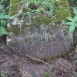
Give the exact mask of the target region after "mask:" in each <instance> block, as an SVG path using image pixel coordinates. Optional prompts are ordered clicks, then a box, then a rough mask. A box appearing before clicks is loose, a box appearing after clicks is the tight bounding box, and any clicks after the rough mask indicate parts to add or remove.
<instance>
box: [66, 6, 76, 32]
mask: <svg viewBox="0 0 77 77" xmlns="http://www.w3.org/2000/svg"><path fill="white" fill-rule="evenodd" d="M73 13H74V14H75V16H74V17H73V18H72V17H67V19H68V20H69V21H68V22H66V24H67V25H69V31H70V32H73V31H74V30H75V28H76V27H77V8H76V7H75V8H73Z"/></svg>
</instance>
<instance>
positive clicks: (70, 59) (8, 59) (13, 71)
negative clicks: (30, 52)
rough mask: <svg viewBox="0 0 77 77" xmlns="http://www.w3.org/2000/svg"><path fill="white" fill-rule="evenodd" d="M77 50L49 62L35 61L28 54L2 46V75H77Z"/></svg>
mask: <svg viewBox="0 0 77 77" xmlns="http://www.w3.org/2000/svg"><path fill="white" fill-rule="evenodd" d="M76 55H77V53H76V52H73V53H70V54H68V55H62V56H61V57H59V58H57V59H55V60H50V61H48V63H47V62H40V63H39V62H33V61H31V59H29V58H28V57H26V56H23V57H20V56H18V55H15V53H12V51H10V50H9V49H8V48H7V47H6V46H4V45H1V46H0V74H1V76H0V77H6V76H7V77H76V76H75V75H76V69H77V68H76V66H77V64H76V59H77V58H76Z"/></svg>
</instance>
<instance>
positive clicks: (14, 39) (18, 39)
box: [7, 20, 73, 59]
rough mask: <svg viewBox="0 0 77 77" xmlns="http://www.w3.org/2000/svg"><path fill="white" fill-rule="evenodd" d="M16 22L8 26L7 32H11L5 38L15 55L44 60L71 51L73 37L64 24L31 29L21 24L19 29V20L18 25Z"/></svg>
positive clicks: (52, 24) (42, 25)
mask: <svg viewBox="0 0 77 77" xmlns="http://www.w3.org/2000/svg"><path fill="white" fill-rule="evenodd" d="M16 21H17V25H16V24H15V25H14V24H13V23H12V26H10V28H9V30H10V29H11V32H10V35H9V36H8V38H7V44H8V46H9V47H10V48H11V49H12V51H14V52H15V53H17V54H19V53H21V54H23V55H24V54H28V55H30V56H33V57H36V58H39V59H44V58H50V57H53V56H56V55H60V54H63V53H67V52H69V51H70V50H71V47H72V45H73V35H72V33H70V32H69V31H68V27H67V26H66V25H65V24H64V22H62V23H61V24H56V23H54V22H52V23H51V24H49V25H44V24H41V25H39V26H38V27H37V26H33V28H32V27H30V26H27V25H25V26H24V25H23V24H22V27H21V24H20V20H19V25H18V20H16ZM15 23H16V22H15ZM21 23H22V22H21ZM15 29H16V30H15ZM16 31H17V32H16Z"/></svg>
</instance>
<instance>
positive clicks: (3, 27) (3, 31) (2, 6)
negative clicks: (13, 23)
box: [0, 0, 9, 36]
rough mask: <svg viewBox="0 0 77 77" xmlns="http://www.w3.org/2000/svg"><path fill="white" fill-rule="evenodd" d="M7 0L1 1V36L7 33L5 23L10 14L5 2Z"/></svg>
mask: <svg viewBox="0 0 77 77" xmlns="http://www.w3.org/2000/svg"><path fill="white" fill-rule="evenodd" d="M5 1H6V0H1V1H0V36H3V35H4V34H7V31H6V29H5V25H6V23H7V21H6V20H5V19H7V18H8V17H9V16H8V15H7V12H6V10H7V8H6V7H4V5H3V3H4V2H5Z"/></svg>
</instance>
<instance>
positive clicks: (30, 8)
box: [24, 0, 55, 16]
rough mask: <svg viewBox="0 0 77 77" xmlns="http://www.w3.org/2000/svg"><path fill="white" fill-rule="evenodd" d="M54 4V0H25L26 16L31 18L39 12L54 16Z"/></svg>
mask: <svg viewBox="0 0 77 77" xmlns="http://www.w3.org/2000/svg"><path fill="white" fill-rule="evenodd" d="M54 2H55V1H54V0H24V3H25V4H24V7H25V8H26V15H27V16H30V15H32V14H37V13H39V12H45V13H47V14H49V15H52V13H53V10H54Z"/></svg>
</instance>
